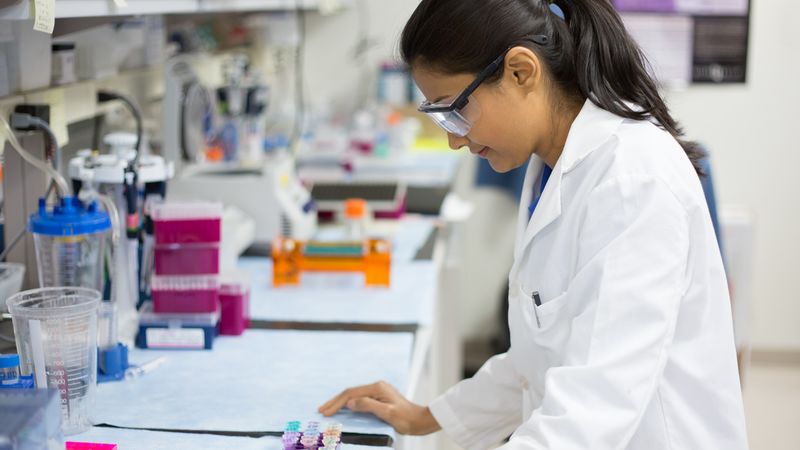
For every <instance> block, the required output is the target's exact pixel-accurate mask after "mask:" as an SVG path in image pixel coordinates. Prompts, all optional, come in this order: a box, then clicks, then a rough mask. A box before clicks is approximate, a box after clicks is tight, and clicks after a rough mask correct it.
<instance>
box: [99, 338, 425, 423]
mask: <svg viewBox="0 0 800 450" xmlns="http://www.w3.org/2000/svg"><path fill="white" fill-rule="evenodd" d="M412 347H413V335H412V334H411V333H363V332H344V331H342V332H339V331H291V330H248V331H246V332H245V333H244V334H243V335H242V336H241V337H226V336H223V337H219V338H217V340H216V342H215V345H214V349H213V350H211V351H205V352H174V351H161V350H132V351H131V353H130V360H131V362H132V364H142V363H146V362H148V361H151V360H153V359H155V358H158V357H160V356H165V357H166V358H167V360H166V362H164V363H163V364H162V365H161V366H160V367H158V368H157V369H155V370H153V371H152V372H149V373H147V374H145V375H143V376H141V377H139V378H136V379H133V380H125V381H122V382H119V383H106V384H101V385H99V386H98V389H97V396H96V403H97V404H96V410H95V411H96V414H95V423H97V424H108V425H113V426H119V427H129V428H151V429H165V430H196V431H227V432H281V431H283V428H284V426H285V425H286V422H287V421H289V420H293V419H295V418H297V417H302V418H304V419H305V420H318V421H321V422H322V421H325V420H326V419H325V418H323V417H322V416H321V415H320V414H318V412H317V408H318V407H319V405H321V404H323V403H324V402H325V401H327V400H328V399H330V398H332V397H333V396H335V395H336V394H338V393H339V392H341V391H342V390H344V389H346V388H348V387H351V386H357V385H361V384H367V383H373V382H375V381H378V380H386V381H388V382H390V383H392V384H393V385H395V386H397V388H398V389H399V390H400V391H401V392H402V391H404V389H405V387H406V384H407V377H408V370H409V365H410V359H411V352H412ZM327 420H333V421H336V422H340V423H342V424H343V426H344V429H345V430H346V431H347V432H351V433H364V434H374V435H387V436H391V437H394V431H393V429H392V428H391V427H390V426H389V425H387V424H386V423H384V422H382V421H380V420H378V419H377V418H375V417H374V416H372V415H368V414H357V413H353V412H350V411H343V412H342V413H340V414H337V415H336V416H334V417H332V418H330V419H327Z"/></svg>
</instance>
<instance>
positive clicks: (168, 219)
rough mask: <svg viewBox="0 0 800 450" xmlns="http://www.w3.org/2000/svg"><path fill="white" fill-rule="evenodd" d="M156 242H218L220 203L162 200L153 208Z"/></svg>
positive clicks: (220, 232)
mask: <svg viewBox="0 0 800 450" xmlns="http://www.w3.org/2000/svg"><path fill="white" fill-rule="evenodd" d="M152 217H153V223H154V227H155V238H156V244H157V245H162V244H190V243H192V244H197V243H215V242H220V238H221V236H222V231H221V230H222V225H221V224H222V205H221V204H220V203H200V202H198V203H173V202H171V203H164V204H162V205H158V206H156V207H154V208H153V213H152Z"/></svg>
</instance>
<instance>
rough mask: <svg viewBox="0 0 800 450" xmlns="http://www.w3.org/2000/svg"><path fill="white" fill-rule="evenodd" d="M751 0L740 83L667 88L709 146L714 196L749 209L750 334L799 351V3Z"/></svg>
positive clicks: (770, 346)
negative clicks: (752, 232) (752, 226)
mask: <svg viewBox="0 0 800 450" xmlns="http://www.w3.org/2000/svg"><path fill="white" fill-rule="evenodd" d="M751 3H752V8H753V10H752V18H751V31H750V54H749V57H750V59H749V70H748V82H747V84H746V85H740V86H735V85H734V86H711V87H692V88H690V89H688V90H686V91H684V92H674V93H670V94H668V102H669V105H670V107H671V108H672V111H673V114H674V115H675V116H676V117H677V118H678V119H679V120H680V121H681V122H682V123H683V125H684V127H685V129H686V131H687V133H688V134H689V135H690V137H692V138H694V139H698V140H700V141H702V142H703V143H705V144H707V146H708V147H709V149H710V150H711V151H712V152H713V154H712V163H713V164H714V177H715V179H716V180H715V181H716V192H717V198H718V202H719V203H721V204H722V205H725V204H737V205H745V206H747V207H749V208H750V209H752V211H753V212H754V213H755V216H756V227H757V228H756V242H755V245H756V252H755V264H754V266H755V275H754V276H755V278H754V289H753V306H752V312H753V322H752V325H753V326H752V332H751V336H752V340H753V347H754V348H755V349H765V350H796V351H800V294H798V292H800V290H798V284H797V283H798V281H800V276H798V275H800V270H798V267H800V264H799V263H800V260H798V258H799V257H800V236H798V234H800V204H799V203H798V195H800V139H798V137H797V130H798V126H800V114H798V112H797V105H798V104H800V87H799V86H798V83H800V59H799V58H800V36H799V35H798V34H797V31H796V30H797V28H798V25H800V19H798V17H800V2H797V1H794V0H762V1H754V2H751Z"/></svg>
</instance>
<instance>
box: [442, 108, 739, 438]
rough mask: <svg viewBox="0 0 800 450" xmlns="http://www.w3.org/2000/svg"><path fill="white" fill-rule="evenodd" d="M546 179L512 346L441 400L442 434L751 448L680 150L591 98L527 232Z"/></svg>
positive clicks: (523, 215)
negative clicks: (537, 303)
mask: <svg viewBox="0 0 800 450" xmlns="http://www.w3.org/2000/svg"><path fill="white" fill-rule="evenodd" d="M541 169H542V161H541V160H540V159H538V158H537V157H535V156H534V157H533V158H532V159H531V161H530V163H529V165H528V171H527V175H526V179H525V184H524V188H523V189H524V190H523V198H522V202H521V205H520V209H519V219H518V229H517V240H516V247H515V251H514V265H513V267H512V269H511V273H510V275H509V311H508V319H509V326H510V329H511V349H510V350H509V351H508V352H507V353H505V354H502V355H498V356H495V357H493V358H492V359H490V360H489V361H488V362H487V363H486V364H485V365H484V366H483V367H482V368H481V369H480V371H479V372H478V373H477V374H476V375H475V376H474V377H473V378H471V379H469V380H464V381H462V382H461V383H459V384H457V385H456V386H454V387H452V388H451V389H450V390H449V391H448V392H446V393H445V394H444V395H443V396H441V397H439V398H438V399H436V400H435V401H434V402H432V403H431V405H430V408H431V411H432V413H433V415H434V417H436V419H437V420H438V422H439V423H440V424H441V425H442V427H443V429H444V431H445V432H446V433H448V434H449V435H450V436H451V437H452V438H453V439H455V441H456V442H457V443H458V444H459V445H461V446H462V447H464V448H466V449H485V448H490V447H491V446H492V445H493V444H497V443H499V442H500V441H501V440H502V439H504V438H506V437H508V436H509V435H511V439H510V441H509V442H508V443H507V444H505V445H504V446H503V447H501V448H502V449H504V450H512V449H514V450H516V449H557V450H566V449H641V450H659V449H692V450H738V449H745V448H747V437H746V431H745V421H744V411H743V406H742V398H741V391H740V385H739V376H738V372H737V366H736V354H735V349H734V341H733V327H732V321H731V305H730V300H729V297H728V286H727V282H726V278H725V273H724V270H723V266H722V259H721V257H720V252H719V248H718V246H717V240H716V238H715V235H714V230H713V227H712V224H711V218H710V216H709V212H708V207H707V205H706V203H705V199H704V197H703V191H702V187H701V185H700V181H699V179H698V177H697V175H696V174H695V172H694V169H693V168H692V166H691V164H690V162H689V160H688V159H687V158H686V156H685V154H684V152H683V150H682V149H681V147H680V146H679V145H678V143H677V142H676V141H675V140H674V139H673V138H672V137H671V136H670V135H669V134H668V133H666V132H664V131H662V130H660V129H659V128H658V127H656V126H655V125H653V124H652V123H650V122H646V121H633V120H628V119H623V118H621V117H619V116H616V115H614V114H611V113H609V112H607V111H605V110H602V109H600V108H598V107H597V106H595V105H594V104H593V103H591V102H588V101H587V103H586V104H585V105H584V107H583V109H582V110H581V112H580V114H579V115H578V117H577V119H576V120H575V122H574V123H573V125H572V127H571V129H570V132H569V136H568V138H567V142H566V146H565V148H564V151H563V153H562V155H561V157H560V159H559V160H558V163H557V164H556V166H555V167H554V168H553V173H552V175H551V177H550V180H549V181H548V183H547V185H546V187H545V189H544V192H543V193H542V197H541V199H540V201H539V203H538V206H537V208H536V210H535V212H534V215H533V217H532V219H531V220H530V221H529V220H528V204H529V203H530V201H531V198H532V195H534V189H535V186H538V185H539V178H540V174H541ZM482 263H486V264H491V262H488V261H487V262H482ZM533 291H538V292H539V294H540V298H541V303H542V304H541V306H539V307H537V306H535V305H534V302H533V300H532V298H531V294H532V292H533ZM537 316H538V323H537ZM512 433H513V435H512Z"/></svg>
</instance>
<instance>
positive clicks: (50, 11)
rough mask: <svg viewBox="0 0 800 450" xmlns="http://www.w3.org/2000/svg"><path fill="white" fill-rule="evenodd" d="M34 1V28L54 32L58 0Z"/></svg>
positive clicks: (49, 32)
mask: <svg viewBox="0 0 800 450" xmlns="http://www.w3.org/2000/svg"><path fill="white" fill-rule="evenodd" d="M32 1H33V29H34V30H36V31H41V32H43V33H47V34H53V27H55V25H56V0H32Z"/></svg>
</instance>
